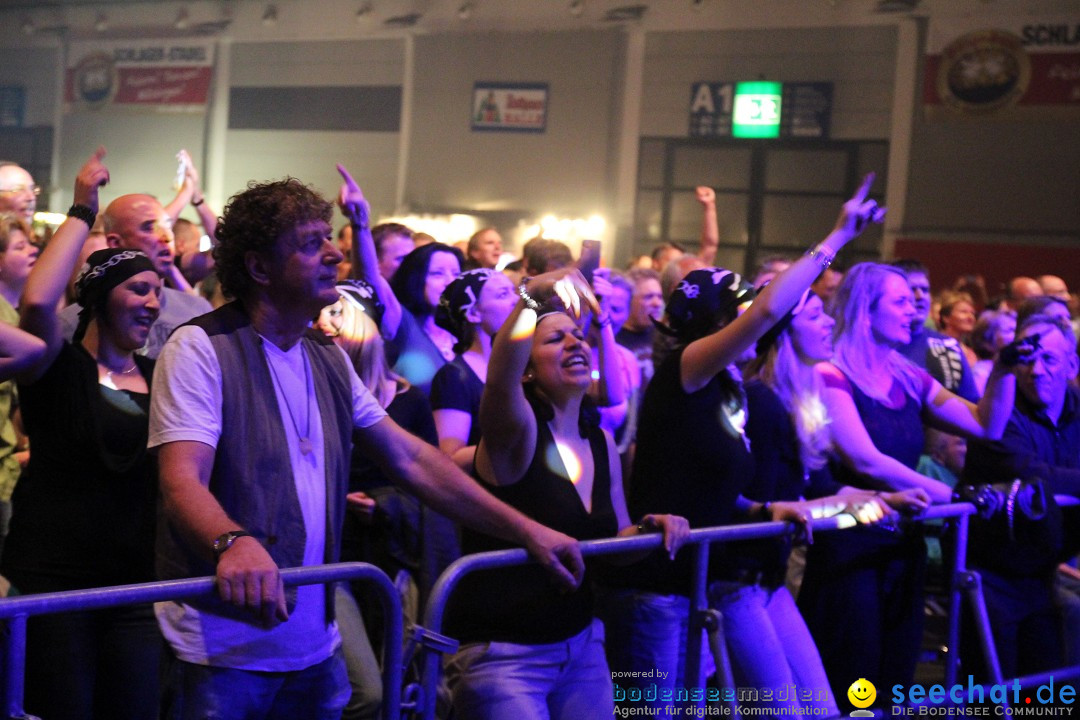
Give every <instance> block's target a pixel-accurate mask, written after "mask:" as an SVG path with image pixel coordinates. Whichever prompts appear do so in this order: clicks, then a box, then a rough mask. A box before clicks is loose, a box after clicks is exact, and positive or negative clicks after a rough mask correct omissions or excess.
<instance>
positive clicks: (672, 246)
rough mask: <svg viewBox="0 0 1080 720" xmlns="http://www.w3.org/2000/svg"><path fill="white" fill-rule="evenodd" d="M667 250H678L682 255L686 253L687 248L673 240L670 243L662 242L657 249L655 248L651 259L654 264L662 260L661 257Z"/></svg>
mask: <svg viewBox="0 0 1080 720" xmlns="http://www.w3.org/2000/svg"><path fill="white" fill-rule="evenodd" d="M665 250H678V251H679V252H681V253H684V252H686V248H685V247H683V246H682V244H681V243H677V242H675V241H674V240H671V241H668V242H662V243H660V244H659V245H657V246H656V247H654V248H653V249H652V253H651V254H650V255H649V257H651V258H652V260H653V262H658V261H659V260H660V256H661V255H662V254H663V253H664V251H665Z"/></svg>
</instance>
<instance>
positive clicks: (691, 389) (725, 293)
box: [611, 175, 885, 706]
mask: <svg viewBox="0 0 1080 720" xmlns="http://www.w3.org/2000/svg"><path fill="white" fill-rule="evenodd" d="M872 183H873V175H868V176H867V177H866V179H865V180H864V181H863V183H862V185H861V186H860V187H859V189H858V190H857V191H856V192H855V194H854V196H853V197H852V198H851V199H850V200H848V201H847V202H846V203H845V204H844V206H843V209H842V211H841V213H840V217H839V218H838V220H837V222H836V225H835V226H834V228H833V230H832V232H831V233H830V234H829V235H828V237H826V238H825V239H824V240H823V241H822V242H821V243H819V244H818V245H817V246H816V247H814V248H813V249H812V250H811V251H810V252H809V253H808V254H807V255H805V256H804V257H803V258H801V259H800V260H798V261H796V262H795V263H794V264H792V265H791V267H790V268H788V269H787V270H786V271H784V272H783V273H781V274H780V275H779V276H777V278H776V279H775V280H774V281H773V282H772V283H771V284H769V286H768V287H766V288H765V289H764V290H763V291H762V292H761V294H759V295H758V296H757V298H756V299H755V300H754V302H753V303H752V304H750V305H749V307H747V308H746V310H745V312H741V313H740V305H745V304H746V303H747V302H748V301H749V300H750V298H751V297H752V295H751V294H750V292H749V290H748V287H747V286H746V285H745V284H744V283H743V282H742V278H741V277H740V276H739V275H738V274H736V273H733V272H730V271H727V270H723V269H721V268H703V269H698V270H694V271H692V272H690V273H689V274H688V275H687V276H686V277H685V278H684V279H683V280H682V282H681V283H680V284H679V286H678V287H677V288H676V290H675V292H674V293H673V294H672V298H671V301H670V302H669V303H668V307H667V314H666V320H667V327H666V329H667V331H668V332H669V334H671V335H674V337H675V339H676V343H677V345H676V348H675V350H673V351H672V353H671V354H670V355H668V356H667V358H666V359H665V360H664V361H663V362H662V363H661V364H660V366H659V367H658V368H657V370H656V373H655V375H654V376H653V379H652V381H651V382H650V384H649V388H648V390H647V391H646V393H645V399H644V401H643V403H642V407H641V420H640V423H639V427H638V445H637V453H636V455H635V458H634V470H633V478H632V480H631V483H630V490H629V493H628V495H629V500H630V511H631V513H635V512H639V511H640V510H641V509H642V508H650V509H654V511H656V512H668V513H676V514H679V515H684V516H685V517H687V518H688V519H689V520H690V525H691V527H694V528H697V527H711V526H716V525H726V524H729V523H731V522H733V521H735V520H736V518H738V517H740V516H742V517H746V516H749V517H753V518H762V519H771V520H794V521H801V520H804V519H805V513H804V512H803V510H802V509H801V508H799V507H797V506H791V505H787V504H785V503H776V504H773V505H771V506H769V507H766V506H764V504H762V503H752V502H746V503H739V497H740V493H742V492H743V491H744V490H745V487H746V484H747V482H748V481H749V479H750V478H751V477H752V476H753V457H752V455H751V453H750V446H749V443H748V442H747V439H746V435H745V424H746V401H745V394H744V392H743V388H742V383H741V381H740V379H739V376H738V374H737V371H735V370H734V363H735V361H736V360H737V359H739V357H740V356H741V355H742V354H743V353H744V352H745V351H746V350H747V349H749V348H750V347H752V346H753V345H754V343H756V342H757V340H758V338H760V337H761V336H762V335H764V334H765V333H766V332H767V331H768V330H769V328H771V327H772V326H773V325H775V324H776V322H777V321H779V320H780V319H781V318H782V317H783V316H784V315H786V314H787V313H788V312H789V311H790V310H791V308H792V307H793V306H794V305H795V304H796V303H797V302H798V301H799V298H800V297H801V296H802V294H803V293H804V292H805V291H806V289H807V288H808V287H809V286H810V283H811V282H813V280H814V278H815V277H816V276H817V275H818V274H819V273H820V272H821V271H822V270H823V269H824V268H825V267H828V265H829V264H830V263H831V262H832V259H833V258H834V257H835V255H836V253H837V252H838V251H839V250H840V249H841V248H842V247H843V246H844V245H845V244H847V243H848V242H850V241H851V240H852V239H854V238H855V237H856V236H857V235H858V234H859V233H860V232H862V230H863V229H864V228H865V227H866V226H867V225H868V224H870V223H871V222H880V221H881V220H882V219H883V218H884V214H885V211H884V209H883V208H879V207H878V206H877V203H875V202H874V201H873V200H868V199H867V195H868V194H869V190H870V186H871V184H872ZM740 505H741V507H740ZM737 509H739V510H741V512H737ZM733 555H734V553H732V552H730V551H729V550H728V549H727V548H725V547H724V546H723V545H717V546H714V547H713V548H712V550H711V553H710V568H709V581H710V582H717V581H728V580H732V579H737V574H738V568H737V566H735V565H734V564H733V563H732V562H731V558H732V556H733ZM689 561H690V558H689V554H687V553H683V555H682V556H680V557H678V558H676V561H675V562H674V563H664V564H659V563H656V564H654V565H655V566H654V567H652V568H650V569H649V571H648V572H645V571H644V570H643V571H642V572H641V573H638V577H637V578H634V579H633V580H632V581H631V583H630V584H631V585H632V586H633V587H634V588H635V590H636V592H632V593H629V594H627V593H619V594H617V595H616V596H615V597H614V600H613V602H612V604H611V607H612V619H613V621H614V622H618V623H619V624H620V626H621V627H622V628H623V630H622V631H621V632H619V633H618V634H619V635H620V636H621V637H627V638H631V639H632V640H631V641H630V642H628V643H626V644H625V645H624V646H623V647H622V648H619V649H618V652H617V653H613V654H612V655H611V656H612V657H613V663H612V664H613V665H615V664H618V667H616V668H615V669H616V670H618V671H624V672H630V673H633V672H648V671H650V670H653V671H662V673H661V672H658V673H657V676H661V675H662V676H663V677H665V678H667V680H666V683H667V687H668V688H671V687H674V686H679V685H686V684H689V683H691V682H692V681H693V680H694V679H692V678H688V679H687V680H686V682H685V683H684V682H683V679H682V677H681V672H682V664H683V661H682V658H683V656H684V655H685V638H686V619H687V615H688V612H689V599H688V596H689V592H690V562H689ZM647 682H652V681H651V680H650V681H647ZM660 704H661V706H667V705H668V704H669V703H667V702H663V701H662V700H661V701H660Z"/></svg>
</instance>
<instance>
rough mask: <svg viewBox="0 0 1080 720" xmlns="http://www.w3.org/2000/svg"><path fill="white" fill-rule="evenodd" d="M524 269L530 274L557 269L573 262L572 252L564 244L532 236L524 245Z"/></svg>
mask: <svg viewBox="0 0 1080 720" xmlns="http://www.w3.org/2000/svg"><path fill="white" fill-rule="evenodd" d="M524 260H525V270H526V272H528V273H529V274H530V275H539V274H540V273H545V272H549V271H551V270H558V269H560V268H564V267H566V266H568V265H572V264H573V263H574V253H572V252H571V251H570V248H569V247H567V245H566V244H564V243H561V242H559V241H558V240H549V239H547V238H540V239H536V238H533V239H532V240H530V241H529V242H528V243H527V244H526V246H525V257H524Z"/></svg>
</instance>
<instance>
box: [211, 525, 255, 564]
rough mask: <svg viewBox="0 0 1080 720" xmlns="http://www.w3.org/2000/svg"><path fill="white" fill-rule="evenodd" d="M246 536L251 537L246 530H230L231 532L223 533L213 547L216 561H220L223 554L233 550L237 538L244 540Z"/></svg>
mask: <svg viewBox="0 0 1080 720" xmlns="http://www.w3.org/2000/svg"><path fill="white" fill-rule="evenodd" d="M245 536H246V537H251V533H249V532H247V531H246V530H230V531H229V532H226V533H221V534H220V535H218V536H217V537H216V538H214V544H213V545H212V547H213V549H214V561H215V562H216V561H218V560H220V559H221V554H222V553H224V552H225V551H226V550H228V549H229V548H231V547H232V546H233V543H234V542H236V540H237V538H242V537H245Z"/></svg>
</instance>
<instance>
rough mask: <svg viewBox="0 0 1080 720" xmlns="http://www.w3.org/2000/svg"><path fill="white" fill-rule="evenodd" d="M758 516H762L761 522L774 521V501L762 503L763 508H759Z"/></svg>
mask: <svg viewBox="0 0 1080 720" xmlns="http://www.w3.org/2000/svg"><path fill="white" fill-rule="evenodd" d="M758 517H760V518H761V522H772V503H771V502H763V503H761V509H759V510H758Z"/></svg>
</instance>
